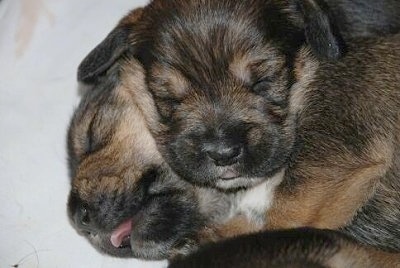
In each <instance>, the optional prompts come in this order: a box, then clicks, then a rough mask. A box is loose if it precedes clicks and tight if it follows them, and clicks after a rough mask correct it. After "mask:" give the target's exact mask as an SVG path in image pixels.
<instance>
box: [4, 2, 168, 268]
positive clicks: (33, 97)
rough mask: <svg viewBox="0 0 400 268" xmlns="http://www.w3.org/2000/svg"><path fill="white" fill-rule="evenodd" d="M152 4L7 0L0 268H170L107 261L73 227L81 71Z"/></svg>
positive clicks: (148, 263) (5, 16)
mask: <svg viewBox="0 0 400 268" xmlns="http://www.w3.org/2000/svg"><path fill="white" fill-rule="evenodd" d="M145 2H147V1H145V0H142V1H140V0H136V1H135V0H2V1H0V182H1V184H0V239H1V243H0V267H11V266H12V265H16V264H19V267H51V268H54V267H77V268H79V267H164V266H165V263H164V262H158V263H157V262H139V261H136V260H133V259H129V260H119V259H115V258H111V257H107V256H103V255H100V254H99V253H97V251H95V250H94V249H93V248H92V247H91V246H90V245H89V243H88V242H86V240H84V239H83V238H82V237H79V236H78V235H77V234H76V233H75V231H74V230H73V229H72V227H71V226H70V225H69V222H68V220H67V215H66V200H67V194H68V190H69V179H68V176H67V164H66V152H65V136H66V128H67V125H68V122H69V118H70V116H71V114H72V110H73V107H74V106H75V105H76V104H77V102H78V95H77V83H76V78H75V77H76V67H77V65H78V64H79V62H80V61H81V59H83V57H84V56H85V55H86V54H87V53H88V52H89V50H91V49H92V48H93V47H94V46H95V45H96V44H97V43H98V42H100V41H101V40H102V39H103V38H104V37H105V36H106V34H107V33H108V32H109V31H110V30H111V28H112V27H113V26H114V25H115V24H116V23H117V21H118V20H119V19H120V18H121V17H122V16H123V15H124V14H126V13H127V12H128V11H129V10H130V9H132V8H134V7H136V6H139V5H142V4H143V3H145Z"/></svg>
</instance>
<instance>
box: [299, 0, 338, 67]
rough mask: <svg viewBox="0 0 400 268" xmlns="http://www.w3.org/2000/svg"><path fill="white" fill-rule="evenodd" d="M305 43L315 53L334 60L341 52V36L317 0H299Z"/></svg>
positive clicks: (320, 56)
mask: <svg viewBox="0 0 400 268" xmlns="http://www.w3.org/2000/svg"><path fill="white" fill-rule="evenodd" d="M298 4H299V6H300V8H301V12H302V15H303V21H304V30H305V36H306V40H307V43H308V44H309V45H310V47H311V49H312V51H313V52H314V53H315V55H316V56H317V57H319V58H322V59H328V60H336V59H338V58H339V57H340V56H341V54H342V38H341V36H340V35H339V33H338V32H337V31H336V29H335V27H334V25H333V24H332V21H331V20H330V18H329V15H328V13H327V11H326V10H324V9H323V8H324V6H323V3H317V0H299V2H298Z"/></svg>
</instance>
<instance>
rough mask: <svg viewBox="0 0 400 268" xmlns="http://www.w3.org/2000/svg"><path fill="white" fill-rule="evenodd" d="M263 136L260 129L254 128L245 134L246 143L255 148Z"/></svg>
mask: <svg viewBox="0 0 400 268" xmlns="http://www.w3.org/2000/svg"><path fill="white" fill-rule="evenodd" d="M263 136H264V133H263V131H262V129H260V128H256V127H254V128H252V129H250V130H249V132H248V133H247V141H248V143H249V145H250V146H255V145H257V144H258V143H259V141H261V139H262V138H263Z"/></svg>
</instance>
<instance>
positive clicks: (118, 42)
mask: <svg viewBox="0 0 400 268" xmlns="http://www.w3.org/2000/svg"><path fill="white" fill-rule="evenodd" d="M142 11H143V9H142V8H137V9H135V10H133V11H131V12H130V13H129V14H128V15H127V16H125V17H124V18H123V19H122V20H121V21H120V23H119V24H118V25H117V26H116V27H115V28H114V29H113V30H112V31H111V33H109V34H108V36H107V37H106V38H105V39H104V40H103V41H102V42H101V43H100V44H98V45H97V46H96V47H95V48H94V49H93V50H92V51H91V52H90V53H89V54H88V55H87V56H86V57H85V58H84V59H83V61H82V62H81V63H80V65H79V67H78V81H79V82H84V83H93V82H95V81H96V80H97V78H98V77H99V76H101V75H102V74H103V73H104V72H105V71H107V70H108V69H109V68H110V67H111V66H112V65H113V64H114V63H115V61H116V60H117V59H118V58H120V57H121V56H122V55H123V54H124V53H125V52H126V51H127V50H128V49H130V48H131V46H132V44H130V42H129V41H130V40H129V37H130V34H131V32H132V28H133V26H134V25H135V23H137V22H138V21H139V19H140V18H141V15H142Z"/></svg>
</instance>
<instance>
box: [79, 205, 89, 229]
mask: <svg viewBox="0 0 400 268" xmlns="http://www.w3.org/2000/svg"><path fill="white" fill-rule="evenodd" d="M79 214H80V217H79V218H80V222H81V224H82V225H85V226H87V225H89V224H90V217H89V212H88V210H87V208H86V207H83V206H82V207H81V208H80V213H79Z"/></svg>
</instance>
